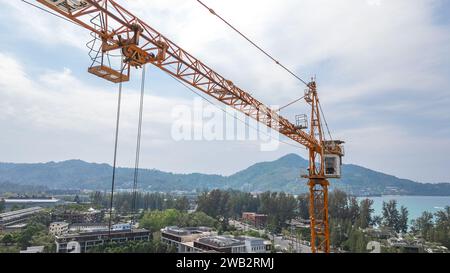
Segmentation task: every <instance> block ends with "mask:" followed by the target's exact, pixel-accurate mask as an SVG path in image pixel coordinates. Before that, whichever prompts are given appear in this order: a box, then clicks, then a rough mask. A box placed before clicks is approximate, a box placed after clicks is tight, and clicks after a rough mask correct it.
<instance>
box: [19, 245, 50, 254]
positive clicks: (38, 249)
mask: <svg viewBox="0 0 450 273" xmlns="http://www.w3.org/2000/svg"><path fill="white" fill-rule="evenodd" d="M44 248H45V247H44V246H29V247H27V250H21V251H20V253H43V252H44Z"/></svg>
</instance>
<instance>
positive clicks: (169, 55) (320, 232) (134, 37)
mask: <svg viewBox="0 0 450 273" xmlns="http://www.w3.org/2000/svg"><path fill="white" fill-rule="evenodd" d="M36 1H38V2H39V3H41V4H43V5H45V6H46V7H48V8H50V9H52V10H54V11H56V12H58V13H59V14H61V15H62V16H64V17H65V18H68V19H69V20H70V21H72V22H74V23H76V24H78V25H80V26H82V27H84V28H86V29H88V30H90V31H91V32H92V33H93V34H94V35H95V36H96V37H98V39H99V40H101V42H102V44H101V47H100V50H99V51H98V52H99V54H101V56H100V57H99V59H100V61H98V62H95V61H94V64H93V65H92V66H91V67H90V68H89V69H88V71H89V72H90V73H92V74H95V75H96V76H99V77H102V78H104V79H105V80H108V81H111V82H114V83H122V82H126V81H128V80H129V79H130V67H135V68H140V67H142V66H144V65H146V64H152V65H154V66H156V67H158V68H159V69H161V70H163V71H165V72H166V73H169V74H170V75H171V76H173V77H174V78H176V79H178V80H180V81H182V82H184V83H186V84H188V85H190V86H192V87H194V88H196V89H198V90H200V91H202V92H203V93H205V94H207V95H209V96H211V97H214V98H215V99H217V100H218V101H220V102H222V103H224V104H226V105H229V106H231V107H233V108H234V109H236V110H237V111H239V112H242V113H244V114H245V115H247V116H249V117H251V118H253V119H255V120H256V121H258V122H260V123H263V124H265V125H266V126H268V127H269V128H272V129H273V130H276V131H278V132H280V133H281V134H283V135H285V136H287V137H288V138H290V139H292V140H294V141H295V142H298V143H300V144H301V145H303V146H304V147H306V148H308V150H309V173H308V175H307V176H305V177H306V178H308V179H309V182H308V185H309V187H310V198H311V199H310V220H311V248H312V251H313V252H317V251H323V252H329V251H330V240H329V224H328V186H329V182H328V180H327V178H339V177H340V176H341V171H340V169H341V168H340V166H341V162H342V156H344V150H343V143H344V142H343V141H338V140H325V136H324V134H323V130H322V124H321V108H320V102H319V98H318V94H317V86H316V82H315V80H312V81H311V82H309V83H307V89H306V92H305V96H304V99H305V101H306V102H307V103H308V104H309V105H310V106H311V115H310V122H309V127H310V130H309V132H306V131H305V130H306V129H307V126H305V125H300V124H296V125H294V124H293V123H291V122H290V121H289V120H288V119H286V118H284V117H282V116H281V115H279V113H278V111H274V110H272V109H270V108H269V107H268V106H266V105H265V104H263V103H262V102H260V101H258V100H257V99H255V98H254V97H253V96H251V95H250V94H249V93H248V92H245V91H244V90H242V89H240V88H239V87H237V86H236V85H235V84H234V83H233V82H232V81H230V80H228V79H226V78H224V77H223V76H221V75H220V74H219V73H217V72H216V71H214V70H213V69H211V68H209V67H208V66H207V65H205V64H204V63H203V62H202V61H200V60H199V59H197V58H195V57H194V56H192V55H191V54H190V53H188V52H186V51H185V50H184V49H182V48H181V47H179V46H178V45H176V44H175V43H174V42H172V41H171V40H169V39H168V38H166V37H165V36H164V35H162V34H161V33H159V32H158V31H156V30H155V29H153V28H152V27H151V26H149V25H148V24H147V23H145V22H144V21H142V20H141V19H139V18H138V17H136V16H135V15H133V14H132V13H131V12H129V11H128V10H126V9H125V8H123V7H122V6H120V5H119V4H117V3H116V2H115V1H114V0H36ZM94 15H95V18H97V19H98V20H99V24H93V23H92V18H93V17H94ZM115 50H120V52H121V55H122V56H123V57H122V60H121V67H119V68H116V69H115V68H113V67H112V65H110V64H109V63H108V62H107V61H106V60H105V59H106V58H105V55H108V54H109V53H110V52H112V51H115ZM277 63H279V62H277ZM290 73H292V72H290ZM302 118H303V119H304V116H303V117H302ZM299 120H300V119H299ZM297 123H299V122H297ZM303 124H305V122H303Z"/></svg>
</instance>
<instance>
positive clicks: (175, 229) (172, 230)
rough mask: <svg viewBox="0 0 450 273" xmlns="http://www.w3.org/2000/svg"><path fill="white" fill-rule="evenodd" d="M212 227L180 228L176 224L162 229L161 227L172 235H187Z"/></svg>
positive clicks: (208, 230)
mask: <svg viewBox="0 0 450 273" xmlns="http://www.w3.org/2000/svg"><path fill="white" fill-rule="evenodd" d="M212 230H213V229H211V228H208V227H185V228H180V227H177V226H172V227H166V228H164V229H162V231H163V232H165V233H169V234H172V235H177V236H188V235H192V234H202V233H205V232H211V231H212Z"/></svg>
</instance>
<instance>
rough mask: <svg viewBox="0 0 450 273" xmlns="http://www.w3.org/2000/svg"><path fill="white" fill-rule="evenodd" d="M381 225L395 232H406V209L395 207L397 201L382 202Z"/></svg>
mask: <svg viewBox="0 0 450 273" xmlns="http://www.w3.org/2000/svg"><path fill="white" fill-rule="evenodd" d="M383 225H384V226H385V227H389V228H391V229H393V230H395V231H396V232H403V233H406V232H407V231H408V210H407V209H406V208H405V207H403V206H402V207H401V208H400V211H398V209H397V201H395V200H391V201H389V202H387V203H386V202H383Z"/></svg>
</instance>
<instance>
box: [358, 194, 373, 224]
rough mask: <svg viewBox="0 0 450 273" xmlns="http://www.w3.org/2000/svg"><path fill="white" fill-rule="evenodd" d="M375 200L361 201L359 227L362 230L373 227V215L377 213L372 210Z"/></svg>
mask: <svg viewBox="0 0 450 273" xmlns="http://www.w3.org/2000/svg"><path fill="white" fill-rule="evenodd" d="M372 205H373V200H371V199H364V200H362V201H361V203H360V206H359V211H360V212H359V219H358V226H359V227H360V228H368V227H369V226H370V225H372V213H373V212H374V211H375V210H374V209H373V208H372Z"/></svg>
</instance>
